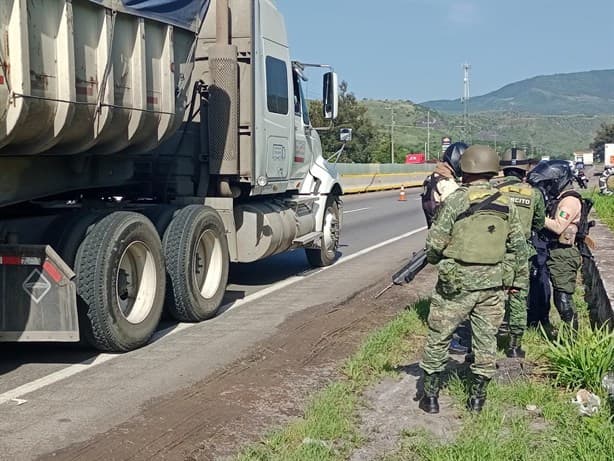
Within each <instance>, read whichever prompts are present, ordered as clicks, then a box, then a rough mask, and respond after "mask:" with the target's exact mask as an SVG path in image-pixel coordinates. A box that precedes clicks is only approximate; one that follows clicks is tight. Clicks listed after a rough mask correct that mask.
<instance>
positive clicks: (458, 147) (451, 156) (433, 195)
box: [421, 142, 468, 227]
mask: <svg viewBox="0 0 614 461" xmlns="http://www.w3.org/2000/svg"><path fill="white" fill-rule="evenodd" d="M467 147H468V146H467V144H465V143H464V142H455V143H454V144H451V145H450V146H448V148H447V149H446V151H445V152H444V154H443V161H441V162H437V165H436V166H435V171H434V172H433V174H431V175H429V176H428V177H427V178H426V179H425V180H424V184H423V185H422V187H423V191H422V194H421V196H422V210H423V211H424V216H425V217H426V223H427V225H428V227H431V225H432V224H433V220H434V219H435V216H436V214H437V210H438V209H439V207H440V206H441V204H442V203H443V201H444V200H445V199H446V198H447V197H448V195H450V194H451V193H452V192H454V191H455V190H456V189H458V187H459V184H458V181H459V180H460V176H461V169H460V160H461V157H462V155H463V152H465V149H467Z"/></svg>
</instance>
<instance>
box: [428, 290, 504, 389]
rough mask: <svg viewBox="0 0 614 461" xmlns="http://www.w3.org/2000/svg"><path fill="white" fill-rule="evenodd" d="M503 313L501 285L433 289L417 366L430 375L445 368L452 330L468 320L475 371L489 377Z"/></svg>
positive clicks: (491, 375)
mask: <svg viewBox="0 0 614 461" xmlns="http://www.w3.org/2000/svg"><path fill="white" fill-rule="evenodd" d="M504 312H505V297H504V293H503V290H502V289H500V288H490V289H487V290H479V291H461V292H460V293H457V294H454V295H452V296H450V295H446V294H443V293H441V291H440V290H439V289H438V288H436V289H435V291H434V293H433V296H432V298H431V310H430V312H429V317H428V326H429V334H428V337H427V342H426V347H425V348H424V355H423V357H422V362H420V368H422V369H423V370H424V371H425V372H427V373H429V374H431V373H435V372H441V371H443V370H444V368H445V366H446V363H447V361H448V347H449V345H450V340H451V338H452V333H453V332H454V330H456V328H457V327H458V325H460V323H461V322H462V321H463V320H464V319H466V318H469V320H470V322H471V332H472V347H473V352H474V354H475V361H474V362H473V364H472V365H471V370H472V371H473V373H474V374H477V375H482V376H485V377H487V378H492V377H493V376H494V374H495V371H496V368H495V359H496V352H497V337H496V334H497V330H498V328H499V326H500V325H501V322H502V320H503V314H504Z"/></svg>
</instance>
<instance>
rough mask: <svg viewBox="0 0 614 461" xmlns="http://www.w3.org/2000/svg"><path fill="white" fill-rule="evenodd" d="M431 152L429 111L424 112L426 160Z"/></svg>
mask: <svg viewBox="0 0 614 461" xmlns="http://www.w3.org/2000/svg"><path fill="white" fill-rule="evenodd" d="M430 150H431V111H430V110H427V111H426V159H427V160H429V158H430Z"/></svg>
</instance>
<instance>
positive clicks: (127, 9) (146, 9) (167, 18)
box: [89, 0, 210, 32]
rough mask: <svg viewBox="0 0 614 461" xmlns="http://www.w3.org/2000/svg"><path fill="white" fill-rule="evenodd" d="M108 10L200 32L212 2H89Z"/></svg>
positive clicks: (116, 0)
mask: <svg viewBox="0 0 614 461" xmlns="http://www.w3.org/2000/svg"><path fill="white" fill-rule="evenodd" d="M89 1H90V2H93V3H97V4H99V5H103V6H105V7H107V8H110V9H113V10H117V11H121V12H124V13H129V14H134V15H136V16H142V17H144V18H149V19H153V20H156V21H160V22H164V23H166V24H172V25H174V26H178V27H182V28H184V29H190V30H192V31H194V32H196V31H198V29H199V27H200V24H201V22H202V20H203V19H204V17H205V14H206V13H207V9H208V8H209V3H210V0H89Z"/></svg>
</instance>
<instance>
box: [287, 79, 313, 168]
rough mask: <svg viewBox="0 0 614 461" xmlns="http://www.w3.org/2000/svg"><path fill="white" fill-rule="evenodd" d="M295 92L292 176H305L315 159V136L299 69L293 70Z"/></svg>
mask: <svg viewBox="0 0 614 461" xmlns="http://www.w3.org/2000/svg"><path fill="white" fill-rule="evenodd" d="M292 77H293V78H292V80H293V90H294V91H293V93H294V149H293V156H292V157H293V158H292V160H293V163H292V176H291V177H292V178H293V179H298V178H304V177H305V175H306V174H307V171H308V170H309V167H310V166H311V162H312V160H313V138H312V136H311V131H312V128H311V121H310V120H309V105H308V103H307V98H306V97H305V94H304V93H303V86H302V84H301V80H302V79H301V76H300V75H299V71H298V70H296V69H295V70H294V72H292Z"/></svg>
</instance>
